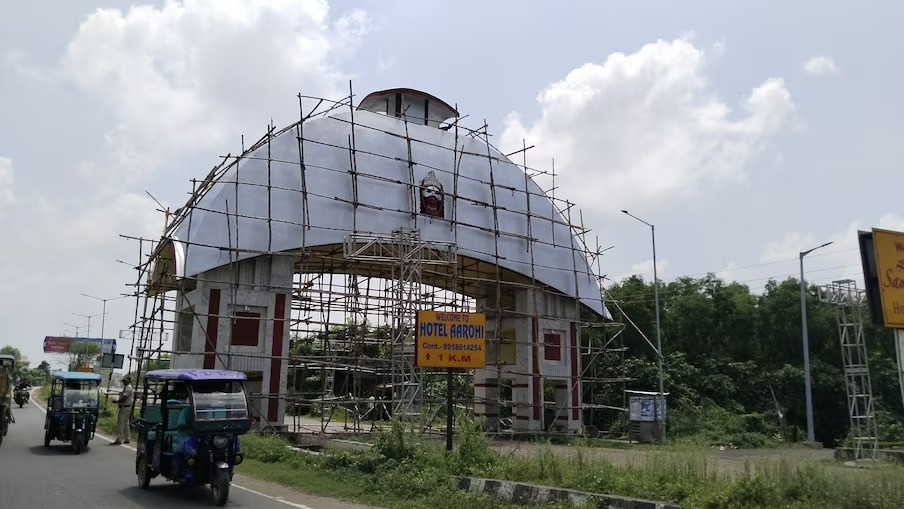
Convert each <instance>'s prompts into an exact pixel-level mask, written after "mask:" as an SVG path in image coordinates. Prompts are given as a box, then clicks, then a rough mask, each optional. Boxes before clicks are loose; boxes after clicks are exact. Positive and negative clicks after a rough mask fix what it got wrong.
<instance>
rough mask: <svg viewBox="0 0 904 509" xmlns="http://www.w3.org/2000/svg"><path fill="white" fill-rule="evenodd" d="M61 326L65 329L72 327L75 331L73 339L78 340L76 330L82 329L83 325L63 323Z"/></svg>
mask: <svg viewBox="0 0 904 509" xmlns="http://www.w3.org/2000/svg"><path fill="white" fill-rule="evenodd" d="M63 325H65V326H67V327H72V328H73V329H75V337H76V338H78V330H79V329H81V328H82V327H84V325H72V324H71V323H68V322H63Z"/></svg>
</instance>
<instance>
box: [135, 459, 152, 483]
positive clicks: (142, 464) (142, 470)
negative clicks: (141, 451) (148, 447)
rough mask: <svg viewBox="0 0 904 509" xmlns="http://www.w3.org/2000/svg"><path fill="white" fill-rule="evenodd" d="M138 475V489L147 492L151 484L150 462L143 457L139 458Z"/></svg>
mask: <svg viewBox="0 0 904 509" xmlns="http://www.w3.org/2000/svg"><path fill="white" fill-rule="evenodd" d="M136 471H137V473H138V487H139V488H141V489H143V490H146V489H148V486H150V484H151V475H150V473H149V472H148V461H147V460H146V459H145V458H144V456H141V457H140V458H138V468H136Z"/></svg>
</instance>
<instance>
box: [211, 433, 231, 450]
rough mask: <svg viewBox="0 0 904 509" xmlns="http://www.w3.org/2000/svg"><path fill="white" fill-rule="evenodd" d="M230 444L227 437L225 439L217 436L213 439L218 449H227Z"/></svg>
mask: <svg viewBox="0 0 904 509" xmlns="http://www.w3.org/2000/svg"><path fill="white" fill-rule="evenodd" d="M228 443H229V441H228V440H226V437H224V436H222V435H217V436H215V437H213V446H214V447H216V448H217V449H225V448H226V444H228Z"/></svg>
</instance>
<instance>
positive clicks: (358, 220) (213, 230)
mask: <svg viewBox="0 0 904 509" xmlns="http://www.w3.org/2000/svg"><path fill="white" fill-rule="evenodd" d="M352 118H354V121H353V120H352ZM353 125H354V131H353V130H352V126H353ZM460 131H461V132H460V133H456V130H455V129H446V130H443V129H438V128H436V127H434V126H430V125H418V124H415V123H410V122H405V121H403V120H401V119H398V118H395V117H393V116H387V115H383V114H379V113H374V112H370V111H364V110H356V111H354V112H351V111H345V112H342V113H337V114H333V115H329V116H323V117H318V118H314V119H309V120H306V121H304V122H301V123H298V124H295V125H293V126H290V127H289V128H286V129H284V130H283V131H281V132H279V133H276V134H274V135H273V136H272V137H271V138H270V139H269V140H266V139H264V140H262V141H261V142H259V143H258V144H256V145H255V146H254V147H252V148H251V149H249V150H248V151H246V152H245V153H244V154H243V155H242V156H241V157H239V158H237V160H236V162H234V163H233V164H231V165H228V166H224V167H223V168H222V169H220V170H219V171H215V172H212V173H211V175H210V176H209V177H208V179H206V180H205V181H203V182H201V183H200V189H199V191H198V192H197V193H196V194H195V197H194V198H193V199H192V201H190V202H189V203H188V204H187V205H186V206H185V207H184V208H183V209H180V211H179V212H177V214H176V219H175V220H174V221H173V223H172V224H171V226H170V227H169V228H168V230H167V232H166V234H165V235H164V239H163V241H162V242H161V243H160V247H159V248H158V250H157V252H156V254H155V256H156V262H157V264H156V266H155V268H154V271H155V272H156V274H155V275H152V276H151V279H152V280H157V281H158V282H159V279H160V278H161V277H163V276H165V275H168V276H170V277H176V278H179V277H193V276H196V275H198V274H200V273H202V272H205V271H208V270H211V269H214V268H217V267H221V266H224V265H227V264H229V263H230V262H232V261H236V260H241V259H245V258H250V257H253V256H257V255H260V254H265V253H276V252H286V251H294V252H301V251H303V250H310V249H317V248H323V247H328V246H341V245H342V243H343V242H344V241H345V240H346V238H347V237H348V235H349V234H351V233H352V232H354V233H356V234H373V235H386V236H388V235H390V234H391V232H392V231H393V230H395V229H397V228H400V227H409V228H418V229H419V230H420V236H421V239H423V240H428V241H434V242H443V243H454V244H455V245H456V246H457V253H458V255H459V257H460V259H462V260H469V261H471V262H475V263H477V264H478V265H482V266H484V267H492V266H495V264H496V263H497V257H496V253H497V244H496V243H497V242H498V255H499V256H498V265H499V266H500V267H501V268H502V269H503V270H504V272H505V277H506V278H509V279H510V280H512V279H513V278H514V279H518V278H520V281H526V282H528V283H530V282H531V281H536V282H538V283H539V284H542V285H546V286H548V287H551V288H553V289H555V290H557V291H559V292H561V293H563V294H565V295H568V296H571V297H575V298H577V299H578V300H579V301H580V302H581V303H582V304H583V305H584V306H586V307H587V308H589V309H590V310H592V311H594V312H595V313H597V314H598V315H601V316H604V317H607V318H609V317H610V315H609V313H608V311H607V310H606V308H605V306H604V304H603V301H602V298H601V292H600V288H599V286H598V279H597V277H596V276H595V275H594V274H593V272H592V270H591V268H590V267H589V266H588V261H587V260H586V258H585V256H584V254H583V250H582V249H581V248H580V245H579V240H578V239H577V238H575V237H574V234H573V231H572V230H571V228H570V227H569V226H568V223H567V221H566V220H565V219H564V218H563V217H562V215H561V213H560V212H559V211H558V210H557V208H556V207H555V206H554V204H553V202H552V201H551V200H550V199H549V198H548V197H547V196H546V195H545V193H544V192H543V191H542V190H541V189H540V188H539V187H538V186H537V184H536V183H534V181H533V180H532V179H531V178H529V177H527V176H526V175H525V173H524V171H523V170H522V169H521V168H520V167H519V166H517V165H515V164H514V163H512V162H511V161H510V160H509V159H508V158H507V157H505V156H504V155H503V154H501V153H500V152H498V151H497V150H496V149H495V148H493V147H492V146H490V145H489V144H488V143H487V142H486V140H484V139H482V138H480V137H479V136H473V135H469V134H468V133H467V132H465V131H463V130H460ZM352 136H354V139H353V140H352ZM409 140H410V141H409ZM352 145H353V146H354V150H352V148H351V147H352ZM353 152H354V153H353ZM409 161H411V164H409ZM437 188H439V189H437ZM494 190H495V193H494ZM431 197H432V198H431ZM431 199H433V201H430V200H431ZM437 199H438V203H437ZM425 203H426V204H427V205H426V206H425ZM431 204H432V206H431ZM494 205H495V210H496V214H494V213H493V210H494ZM497 232H498V234H497ZM152 284H153V283H152ZM464 293H467V292H464Z"/></svg>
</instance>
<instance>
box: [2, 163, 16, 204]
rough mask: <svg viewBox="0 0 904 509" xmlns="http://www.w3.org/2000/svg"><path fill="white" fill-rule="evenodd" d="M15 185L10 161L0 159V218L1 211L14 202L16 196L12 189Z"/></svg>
mask: <svg viewBox="0 0 904 509" xmlns="http://www.w3.org/2000/svg"><path fill="white" fill-rule="evenodd" d="M15 183H16V179H15V176H14V175H13V162H12V160H11V159H9V158H7V157H0V217H3V210H4V209H5V208H6V207H7V206H9V205H12V204H13V203H15V202H16V194H15V192H14V189H13V187H14V185H15Z"/></svg>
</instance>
